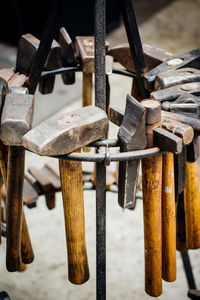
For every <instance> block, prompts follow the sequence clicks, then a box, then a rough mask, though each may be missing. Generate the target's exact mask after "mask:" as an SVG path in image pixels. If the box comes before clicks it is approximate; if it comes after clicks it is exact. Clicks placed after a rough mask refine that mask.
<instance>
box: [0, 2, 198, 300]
mask: <svg viewBox="0 0 200 300" xmlns="http://www.w3.org/2000/svg"><path fill="white" fill-rule="evenodd" d="M50 3H51V1H22V0H6V1H5V0H2V1H1V18H0V25H1V27H0V28H1V30H0V68H4V67H14V66H15V60H16V51H17V43H18V41H19V37H20V36H21V35H22V34H24V33H28V32H29V33H32V34H33V35H35V36H36V37H37V38H40V36H41V32H42V29H43V26H44V24H45V21H46V18H47V15H48V11H49V7H50ZM93 3H94V1H93V0H87V1H77V0H68V1H66V4H65V7H64V9H63V12H62V18H61V26H65V27H66V29H67V31H68V32H69V34H70V35H71V37H72V39H74V37H75V36H76V35H91V34H92V33H93ZM133 5H134V8H135V12H136V17H137V22H138V25H139V30H140V34H141V39H142V42H143V43H146V44H150V45H155V46H158V47H160V48H163V49H164V50H166V51H168V52H171V53H173V54H180V53H184V52H187V51H190V50H192V49H195V48H199V47H200V30H199V28H200V0H190V1H188V0H162V1H160V0H152V1H148V0H134V1H133ZM107 39H108V40H109V42H110V45H111V46H115V45H118V44H122V43H126V42H127V38H126V33H125V30H124V26H123V23H122V21H121V18H120V12H119V6H118V0H107ZM81 84H82V76H81V74H77V76H76V84H75V86H74V85H73V86H64V85H63V83H62V81H61V78H60V77H59V76H58V78H57V79H56V86H55V89H54V93H53V94H50V95H41V94H40V93H39V92H38V90H37V92H36V96H35V114H34V126H35V125H36V124H38V123H40V122H41V121H42V120H44V119H46V118H47V117H49V116H51V115H53V114H55V113H60V112H64V111H71V110H73V109H75V108H77V107H80V106H81ZM110 84H111V103H112V104H115V106H118V107H120V108H122V109H123V107H124V105H125V97H126V94H127V93H129V92H130V90H131V80H130V79H128V78H124V77H121V76H117V75H111V76H110ZM93 98H94V97H93ZM115 131H116V128H115V129H113V132H115ZM26 158H27V159H26V168H28V167H29V166H32V165H35V166H37V167H42V166H43V165H44V163H45V162H46V160H49V159H48V158H40V157H38V156H36V155H34V154H32V153H26ZM84 197H85V214H86V217H85V219H86V241H87V250H88V259H89V265H90V274H91V275H90V280H89V281H88V282H87V283H86V284H84V285H83V286H74V285H72V284H71V283H70V282H69V281H68V280H67V258H66V246H65V233H64V220H63V210H62V197H61V194H60V193H58V195H57V206H56V208H55V209H54V210H53V211H48V210H47V208H46V206H45V200H44V197H40V198H39V200H38V204H37V208H34V209H32V210H30V209H27V208H25V213H26V216H27V222H28V227H29V231H30V236H31V240H32V243H33V248H34V252H35V260H34V262H33V263H32V264H31V265H30V266H28V269H27V271H26V272H24V273H15V274H13V273H9V272H7V271H6V269H5V240H3V243H2V245H1V247H0V252H1V257H0V270H1V271H0V274H1V276H0V277H1V279H0V290H6V291H7V292H8V293H9V294H10V296H11V299H12V300H13V299H14V300H27V299H29V300H44V299H48V300H55V299H67V300H76V299H77V300H85V299H87V300H94V299H95V280H96V277H95V276H96V275H95V249H96V246H95V242H96V241H95V192H94V191H86V192H85V193H84ZM143 249H144V245H143V220H142V201H138V203H137V207H136V210H135V211H130V210H126V211H125V212H122V210H121V209H120V208H119V206H118V204H117V195H116V194H113V193H109V192H108V193H107V299H108V300H118V299H122V298H123V299H127V300H129V299H134V300H138V299H140V300H143V299H144V300H146V299H150V297H149V296H148V295H146V294H145V292H144V258H143V257H144V253H143V252H144V250H143ZM190 256H191V260H192V266H193V270H194V275H195V279H196V283H197V286H198V288H199V289H200V276H199V275H200V251H199V250H193V251H190ZM187 290H188V287H187V282H186V279H185V274H184V271H183V266H182V261H181V260H180V256H179V253H178V252H177V280H176V282H174V283H166V282H163V294H162V295H161V296H160V297H159V299H161V300H167V299H170V300H175V299H177V300H179V299H181V300H184V299H187Z"/></svg>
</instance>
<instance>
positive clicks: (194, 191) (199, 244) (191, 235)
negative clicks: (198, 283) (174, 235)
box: [184, 161, 200, 249]
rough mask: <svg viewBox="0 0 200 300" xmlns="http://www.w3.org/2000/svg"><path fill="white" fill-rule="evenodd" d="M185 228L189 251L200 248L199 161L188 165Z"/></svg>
mask: <svg viewBox="0 0 200 300" xmlns="http://www.w3.org/2000/svg"><path fill="white" fill-rule="evenodd" d="M184 204H185V226H186V244H187V247H188V249H197V248H200V195H199V176H198V167H197V161H195V162H187V164H186V188H185V203H184Z"/></svg>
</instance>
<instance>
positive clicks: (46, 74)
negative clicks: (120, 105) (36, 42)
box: [41, 66, 137, 78]
mask: <svg viewBox="0 0 200 300" xmlns="http://www.w3.org/2000/svg"><path fill="white" fill-rule="evenodd" d="M71 71H74V72H81V71H82V68H81V66H77V67H66V68H59V69H56V70H52V71H44V72H42V74H41V78H49V77H53V76H55V75H59V74H64V73H68V72H71ZM112 72H113V74H117V75H123V76H127V77H131V78H136V77H137V75H136V74H135V73H131V72H129V71H126V70H123V69H116V68H114V69H113V70H112Z"/></svg>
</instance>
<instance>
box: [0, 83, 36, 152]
mask: <svg viewBox="0 0 200 300" xmlns="http://www.w3.org/2000/svg"><path fill="white" fill-rule="evenodd" d="M18 89H19V90H20V91H22V92H26V89H24V90H23V88H18ZM33 106H34V96H33V95H29V94H18V93H8V94H7V96H6V98H5V104H4V107H3V112H2V117H1V134H0V137H1V140H2V142H3V143H4V144H6V145H13V146H20V145H22V137H23V135H24V134H26V133H27V132H28V131H29V130H30V129H31V127H32V120H33Z"/></svg>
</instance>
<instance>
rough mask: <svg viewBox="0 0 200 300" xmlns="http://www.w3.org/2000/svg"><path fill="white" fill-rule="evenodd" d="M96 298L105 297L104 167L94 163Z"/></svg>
mask: <svg viewBox="0 0 200 300" xmlns="http://www.w3.org/2000/svg"><path fill="white" fill-rule="evenodd" d="M96 260H97V262H96V276H97V278H96V281H97V282H96V284H97V287H96V299H97V300H105V299H106V167H105V166H104V164H103V163H97V164H96Z"/></svg>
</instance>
